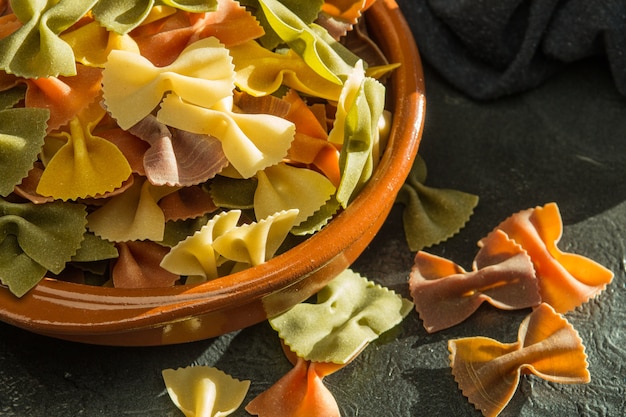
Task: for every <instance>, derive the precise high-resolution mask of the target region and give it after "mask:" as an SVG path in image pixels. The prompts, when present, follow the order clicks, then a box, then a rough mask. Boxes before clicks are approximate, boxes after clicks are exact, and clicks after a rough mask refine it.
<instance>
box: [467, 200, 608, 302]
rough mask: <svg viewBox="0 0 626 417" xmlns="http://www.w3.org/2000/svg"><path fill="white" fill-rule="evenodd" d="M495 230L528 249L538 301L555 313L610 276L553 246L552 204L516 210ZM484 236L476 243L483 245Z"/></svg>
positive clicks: (557, 223)
mask: <svg viewBox="0 0 626 417" xmlns="http://www.w3.org/2000/svg"><path fill="white" fill-rule="evenodd" d="M495 230H502V231H503V232H505V233H506V234H507V235H508V236H509V237H510V238H511V239H514V240H515V241H516V242H517V243H518V244H520V245H521V246H522V247H523V248H524V249H525V250H526V251H527V252H528V254H529V255H530V257H531V259H532V261H533V264H534V266H535V270H536V274H537V279H538V282H539V292H540V294H541V299H542V301H543V302H545V303H548V304H550V305H551V306H552V307H554V309H555V310H556V311H557V312H559V313H565V312H567V311H570V310H573V309H574V308H576V307H578V306H579V305H581V304H583V303H585V302H587V301H588V300H589V299H590V298H592V297H595V296H596V295H597V294H599V293H600V292H601V291H602V290H604V288H605V287H606V286H607V284H609V283H610V282H611V280H612V279H613V272H611V271H610V270H609V269H607V268H605V267H604V266H602V265H600V264H599V263H597V262H595V261H593V260H591V259H589V258H587V257H584V256H582V255H578V254H574V253H566V252H562V251H561V250H560V249H559V248H558V247H557V243H558V242H559V240H560V239H561V235H562V233H563V223H562V221H561V214H560V212H559V208H558V206H557V204H556V203H548V204H546V205H545V206H542V207H535V208H531V209H527V210H523V211H520V212H518V213H516V214H514V215H512V216H511V217H509V218H508V219H506V220H505V221H503V222H502V223H500V224H499V225H498V226H497V227H496V229H495ZM488 238H489V236H488V237H487V238H485V239H483V240H481V241H480V242H479V245H487V244H488V243H487V242H488V241H487V239H488Z"/></svg>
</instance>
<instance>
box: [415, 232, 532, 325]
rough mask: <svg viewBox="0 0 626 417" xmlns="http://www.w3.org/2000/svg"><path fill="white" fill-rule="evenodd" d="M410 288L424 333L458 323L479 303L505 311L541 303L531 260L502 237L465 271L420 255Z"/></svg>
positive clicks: (492, 241)
mask: <svg viewBox="0 0 626 417" xmlns="http://www.w3.org/2000/svg"><path fill="white" fill-rule="evenodd" d="M409 289H410V292H411V297H412V298H413V302H414V304H415V308H416V310H417V311H418V313H419V315H420V318H421V319H422V320H423V322H424V327H425V328H426V330H427V331H428V332H436V331H439V330H443V329H445V328H448V327H451V326H453V325H456V324H458V323H460V322H462V321H463V320H465V319H466V318H467V317H469V316H470V315H471V314H472V313H474V311H476V309H478V307H479V306H480V305H481V304H482V303H483V302H488V303H489V304H491V305H493V306H495V307H498V308H501V309H504V310H516V309H523V308H528V307H534V306H536V305H538V304H539V303H540V302H541V297H540V296H539V290H538V286H537V278H536V277H535V269H534V268H533V264H532V261H531V259H530V257H529V256H528V254H527V253H526V251H525V250H524V249H522V247H521V246H519V245H518V244H517V243H515V242H514V241H513V240H511V239H509V238H508V237H507V236H506V234H505V233H504V232H498V233H494V234H492V235H490V238H489V242H488V243H485V246H483V247H482V248H481V250H480V251H479V252H478V254H477V255H476V258H475V259H474V263H473V265H472V271H469V272H466V271H465V270H464V269H463V268H461V267H460V266H458V265H456V264H455V263H453V262H452V261H449V260H447V259H444V258H441V257H439V256H435V255H431V254H428V253H426V252H418V253H417V254H416V256H415V261H414V265H413V268H412V270H411V274H410V279H409Z"/></svg>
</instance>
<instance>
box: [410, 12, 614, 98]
mask: <svg viewBox="0 0 626 417" xmlns="http://www.w3.org/2000/svg"><path fill="white" fill-rule="evenodd" d="M398 4H399V5H400V7H401V9H402V10H403V11H404V13H405V16H406V18H407V20H409V22H410V23H411V26H412V28H413V30H414V34H415V38H416V41H417V44H418V47H419V49H420V52H421V54H422V58H423V59H424V60H425V61H428V63H429V64H431V65H432V66H433V67H434V68H435V69H436V70H437V71H438V72H439V73H440V74H441V75H442V76H443V77H444V78H446V79H447V80H448V81H449V82H450V83H452V84H453V85H454V86H455V87H457V88H458V89H460V90H461V91H462V92H464V93H465V94H467V95H469V96H470V97H472V98H475V99H494V98H499V97H503V96H507V95H511V94H515V93H519V92H521V91H525V90H529V89H531V88H535V87H537V86H538V85H539V84H541V83H542V82H543V81H545V80H546V79H547V78H548V77H549V76H551V75H552V74H554V72H555V71H558V70H559V69H561V68H562V67H563V66H566V65H568V64H570V63H572V62H576V61H579V60H582V59H585V58H589V57H597V56H602V57H604V58H605V59H606V62H608V65H609V66H610V68H611V73H612V77H613V80H614V83H615V86H616V88H617V89H618V91H619V92H620V93H621V94H623V95H626V1H624V0H398Z"/></svg>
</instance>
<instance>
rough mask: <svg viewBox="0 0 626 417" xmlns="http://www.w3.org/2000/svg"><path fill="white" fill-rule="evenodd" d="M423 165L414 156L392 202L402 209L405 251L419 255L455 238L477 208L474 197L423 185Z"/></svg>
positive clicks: (424, 164)
mask: <svg viewBox="0 0 626 417" xmlns="http://www.w3.org/2000/svg"><path fill="white" fill-rule="evenodd" d="M426 173H427V169H426V163H425V162H424V160H423V159H422V158H421V157H420V155H419V154H418V155H417V157H416V158H415V162H414V163H413V167H412V168H411V172H410V173H409V175H408V177H407V179H406V181H405V183H404V185H403V186H402V188H401V189H400V191H399V192H398V196H397V197H396V201H397V202H398V203H400V204H402V205H404V210H403V212H402V222H403V226H404V234H405V237H406V241H407V243H408V245H409V249H410V250H412V251H416V252H417V251H420V250H422V249H424V248H427V247H430V246H433V245H435V244H437V243H441V242H443V241H445V240H446V239H448V238H450V237H452V236H453V235H455V234H457V233H458V232H459V231H460V230H461V229H462V228H463V226H465V224H466V223H467V221H468V220H469V218H470V217H471V215H472V214H473V212H474V207H476V205H477V204H478V196H476V195H474V194H469V193H465V192H462V191H458V190H451V189H447V188H433V187H428V186H426V185H424V183H425V181H426Z"/></svg>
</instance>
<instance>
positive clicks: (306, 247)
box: [0, 0, 425, 346]
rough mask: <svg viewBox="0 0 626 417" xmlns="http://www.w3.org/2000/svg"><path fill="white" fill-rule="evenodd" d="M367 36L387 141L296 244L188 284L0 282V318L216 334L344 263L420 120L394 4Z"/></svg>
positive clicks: (177, 335)
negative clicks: (19, 285)
mask: <svg viewBox="0 0 626 417" xmlns="http://www.w3.org/2000/svg"><path fill="white" fill-rule="evenodd" d="M366 16H367V23H368V28H369V30H370V34H371V35H372V36H373V37H374V38H375V40H376V42H377V43H378V45H379V46H380V47H381V49H382V50H383V51H384V52H385V54H386V55H387V57H388V59H389V60H390V61H391V62H399V63H400V64H401V65H400V67H399V68H398V69H396V70H395V71H394V73H393V75H392V77H391V78H390V80H389V83H388V87H387V89H388V96H389V98H388V100H390V103H391V108H392V111H393V123H392V128H391V133H390V137H389V141H388V143H387V146H386V148H385V151H384V153H383V155H382V158H381V161H380V163H379V165H378V167H377V168H376V171H375V172H374V175H373V177H372V178H371V179H370V181H369V183H368V184H367V186H366V187H365V188H364V189H363V190H362V191H361V193H360V194H359V196H358V197H357V198H356V199H355V200H354V202H352V203H351V204H350V205H349V206H348V208H347V209H346V210H344V211H343V212H341V213H340V214H339V215H337V217H336V218H334V219H333V220H332V221H331V222H330V223H329V224H328V225H327V226H326V227H325V228H324V229H322V230H321V231H320V232H318V233H316V234H315V235H313V236H312V237H310V238H308V239H307V240H305V241H304V242H303V243H301V244H299V245H298V246H296V247H294V248H293V249H290V250H288V251H287V252H285V253H283V254H281V255H279V256H277V257H275V258H273V259H271V260H270V261H268V262H266V263H265V264H262V265H259V266H256V267H253V268H250V269H247V270H244V271H241V272H238V273H235V274H231V275H229V276H226V277H223V278H219V279H216V280H213V281H209V282H206V283H202V284H197V285H179V286H174V287H169V288H154V289H120V288H106V287H96V286H87V285H81V284H73V283H69V282H63V281H58V280H55V279H51V278H45V279H44V280H43V281H42V282H41V283H40V284H39V285H38V286H37V287H35V288H34V289H33V290H31V291H30V292H29V293H27V294H26V295H24V296H23V297H22V298H19V299H18V298H16V297H15V296H13V295H12V294H11V293H10V292H9V291H8V290H7V289H5V288H0V320H2V321H5V322H7V323H10V324H13V325H16V326H18V327H22V328H24V329H27V330H30V331H33V332H36V333H40V334H45V335H49V336H53V337H58V338H62V339H67V340H74V341H80V342H86V343H96V344H107V345H126V346H130V345H143V346H146V345H160V344H172V343H181V342H188V341H193V340H200V339H205V338H209V337H214V336H218V335H220V334H224V333H227V332H229V331H233V330H236V329H240V328H243V327H247V326H250V325H253V324H256V323H259V322H261V321H263V320H265V319H267V318H268V317H271V316H274V315H276V314H279V313H281V312H283V311H285V310H287V309H288V308H290V307H292V306H293V305H295V304H297V303H299V302H302V301H304V300H306V299H307V298H308V297H310V296H311V295H313V294H315V293H316V292H317V291H319V290H320V289H321V288H323V287H324V286H325V285H326V284H327V283H328V282H329V281H330V280H331V279H332V278H334V277H335V276H336V275H337V274H338V273H339V272H341V271H342V270H344V269H345V268H347V267H349V266H350V264H351V263H352V262H353V261H354V260H355V259H356V258H357V257H358V256H359V255H360V254H361V252H362V251H363V250H364V249H365V248H366V247H367V245H368V244H369V243H370V242H371V240H372V239H373V237H374V235H375V234H376V233H377V232H378V230H379V229H380V227H381V226H382V224H383V222H384V221H385V218H386V217H387V215H388V213H389V211H390V209H391V207H392V205H393V203H394V200H395V197H396V194H397V192H398V190H399V189H400V187H401V186H402V184H403V183H404V180H405V178H406V176H407V175H408V172H409V170H410V168H411V165H412V163H413V160H414V158H415V155H416V153H417V149H418V146H419V142H420V139H421V133H422V128H423V123H424V107H425V97H424V82H423V72H422V66H421V62H420V58H419V54H418V51H417V48H416V46H415V44H414V42H413V40H412V39H413V37H412V33H411V30H410V28H409V26H408V25H407V23H406V21H405V20H404V17H403V16H402V13H401V11H400V9H399V8H398V5H397V4H396V3H395V1H391V0H378V1H377V2H376V3H374V5H373V6H372V7H371V8H370V9H369V10H368V11H367V12H366Z"/></svg>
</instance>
